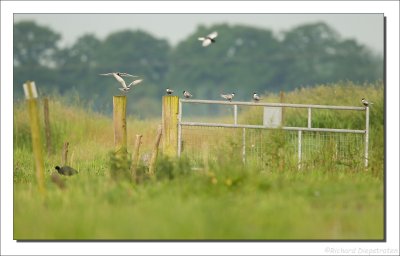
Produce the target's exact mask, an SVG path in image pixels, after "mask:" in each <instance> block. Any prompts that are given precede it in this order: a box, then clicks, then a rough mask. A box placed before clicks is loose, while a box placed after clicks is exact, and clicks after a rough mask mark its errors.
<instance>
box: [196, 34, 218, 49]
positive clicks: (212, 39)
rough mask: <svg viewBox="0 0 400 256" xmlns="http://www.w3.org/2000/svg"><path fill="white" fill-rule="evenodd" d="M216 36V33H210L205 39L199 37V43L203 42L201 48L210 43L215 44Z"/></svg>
mask: <svg viewBox="0 0 400 256" xmlns="http://www.w3.org/2000/svg"><path fill="white" fill-rule="evenodd" d="M217 36H218V33H217V31H214V32H212V33H211V34H209V35H208V36H206V37H199V40H200V41H203V43H202V45H203V47H206V46H209V45H210V44H211V43H215V38H216V37H217Z"/></svg>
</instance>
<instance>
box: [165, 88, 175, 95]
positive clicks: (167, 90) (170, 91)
mask: <svg viewBox="0 0 400 256" xmlns="http://www.w3.org/2000/svg"><path fill="white" fill-rule="evenodd" d="M165 92H166V93H167V94H168V95H171V94H173V93H174V90H171V89H169V88H167V89H166V90H165Z"/></svg>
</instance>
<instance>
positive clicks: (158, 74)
mask: <svg viewBox="0 0 400 256" xmlns="http://www.w3.org/2000/svg"><path fill="white" fill-rule="evenodd" d="M169 51H170V46H169V45H168V43H167V41H166V40H160V39H157V38H154V37H153V36H151V35H150V34H148V33H146V32H144V31H140V30H137V31H131V30H125V31H119V32H116V33H112V34H110V35H109V36H108V37H107V38H106V39H105V40H104V42H103V44H102V47H101V48H100V49H99V51H98V52H99V66H98V70H99V71H102V72H110V70H114V71H116V70H119V71H121V72H127V73H133V74H136V75H141V76H143V77H145V78H146V80H147V81H150V82H160V81H163V79H164V77H165V74H166V73H167V71H168V54H169Z"/></svg>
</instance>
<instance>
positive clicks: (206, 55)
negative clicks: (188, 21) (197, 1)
mask: <svg viewBox="0 0 400 256" xmlns="http://www.w3.org/2000/svg"><path fill="white" fill-rule="evenodd" d="M212 31H217V32H218V33H219V36H218V37H217V38H216V43H215V44H212V45H210V46H208V47H202V46H201V42H200V41H198V37H200V36H205V35H207V34H208V33H211V32H212ZM279 49H280V46H279V42H278V40H277V39H276V38H274V36H273V34H272V32H271V31H269V30H264V29H257V28H253V27H247V26H229V25H226V24H220V25H215V26H212V27H209V28H207V27H204V26H200V27H198V28H197V30H196V31H195V32H194V33H193V34H192V35H190V36H189V37H188V38H187V39H186V40H184V41H183V42H181V43H180V44H178V46H177V47H176V48H175V49H174V50H173V52H172V54H171V58H170V60H171V63H170V64H171V70H170V72H169V73H168V78H167V81H168V83H169V84H170V85H171V86H175V87H178V88H180V90H182V89H183V88H187V89H188V90H190V91H193V93H194V95H196V97H204V98H209V99H210V98H214V99H215V98H219V93H220V92H222V91H224V92H230V91H236V93H237V97H238V98H239V99H240V98H241V99H247V98H249V97H250V96H249V95H250V92H252V91H253V90H260V91H265V90H267V89H268V87H269V86H272V85H271V84H270V81H271V80H272V79H273V76H274V74H275V72H276V67H275V66H274V65H273V63H274V61H275V58H276V56H277V53H279V51H280V50H279ZM239 90H240V91H243V93H238V91H239ZM247 94H249V95H247Z"/></svg>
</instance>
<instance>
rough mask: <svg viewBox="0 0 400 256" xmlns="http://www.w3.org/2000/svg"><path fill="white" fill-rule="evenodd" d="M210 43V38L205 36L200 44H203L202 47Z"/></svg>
mask: <svg viewBox="0 0 400 256" xmlns="http://www.w3.org/2000/svg"><path fill="white" fill-rule="evenodd" d="M210 44H211V39H208V38H206V39H204V41H203V44H202V45H203V46H204V47H206V46H209V45H210Z"/></svg>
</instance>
